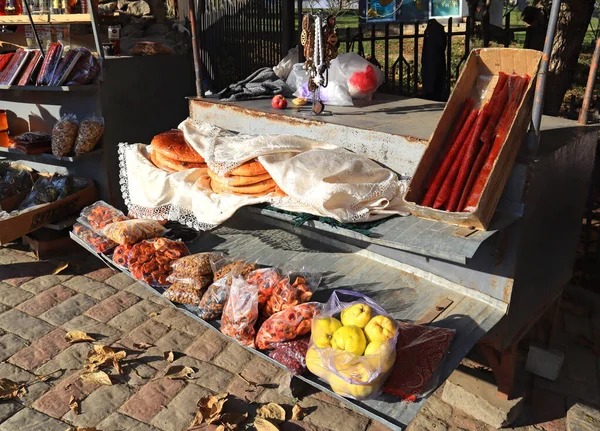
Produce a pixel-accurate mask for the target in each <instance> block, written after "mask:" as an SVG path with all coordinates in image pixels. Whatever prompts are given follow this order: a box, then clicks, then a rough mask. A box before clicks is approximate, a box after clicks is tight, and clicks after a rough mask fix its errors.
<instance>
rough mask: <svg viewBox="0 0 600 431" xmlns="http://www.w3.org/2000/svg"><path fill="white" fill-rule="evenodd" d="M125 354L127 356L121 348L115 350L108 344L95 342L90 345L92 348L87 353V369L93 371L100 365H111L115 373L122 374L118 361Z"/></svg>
mask: <svg viewBox="0 0 600 431" xmlns="http://www.w3.org/2000/svg"><path fill="white" fill-rule="evenodd" d="M125 356H127V353H125V351H123V350H121V351H119V352H115V351H114V350H113V349H112V348H110V347H108V346H103V345H101V344H95V345H94V346H92V350H90V351H89V353H88V357H87V362H88V369H89V370H90V371H91V372H94V371H95V370H97V369H98V368H99V367H101V366H102V365H108V366H112V367H113V368H114V369H115V371H116V372H117V373H119V374H122V373H123V370H122V369H121V365H120V364H119V361H121V360H122V359H124V358H125Z"/></svg>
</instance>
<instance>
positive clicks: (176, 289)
mask: <svg viewBox="0 0 600 431" xmlns="http://www.w3.org/2000/svg"><path fill="white" fill-rule="evenodd" d="M167 280H168V278H167ZM203 293H204V289H198V285H196V284H190V283H182V282H179V281H177V282H175V283H173V284H171V285H170V286H169V288H168V289H167V290H166V291H165V293H163V296H164V297H165V298H167V299H168V300H169V301H172V302H176V303H178V304H189V305H198V304H200V301H201V300H202V294H203Z"/></svg>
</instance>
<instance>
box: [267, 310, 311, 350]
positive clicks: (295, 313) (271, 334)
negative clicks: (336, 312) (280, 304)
mask: <svg viewBox="0 0 600 431" xmlns="http://www.w3.org/2000/svg"><path fill="white" fill-rule="evenodd" d="M319 308H320V304H319V303H317V302H307V303H306V304H300V305H296V306H295V307H292V308H289V309H287V310H284V311H281V312H279V313H276V314H274V315H272V316H271V317H269V318H268V319H267V320H266V321H265V323H263V324H262V326H261V327H260V329H259V331H258V334H257V336H256V346H257V347H258V348H259V349H261V350H264V349H270V348H272V345H273V344H274V343H280V342H282V341H290V340H293V339H295V338H297V337H300V336H302V335H305V334H308V333H309V332H310V328H311V325H312V319H313V316H314V315H315V314H316V313H318V311H319Z"/></svg>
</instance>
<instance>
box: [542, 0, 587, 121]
mask: <svg viewBox="0 0 600 431" xmlns="http://www.w3.org/2000/svg"><path fill="white" fill-rule="evenodd" d="M594 3H595V0H563V2H562V4H561V7H560V14H559V16H558V24H557V27H556V33H555V36H554V44H553V45H552V56H551V58H550V65H549V67H548V77H547V80H546V91H545V96H544V99H545V102H544V113H545V114H547V115H558V114H559V112H560V107H561V105H562V102H563V99H564V97H565V93H566V92H567V90H568V89H569V88H571V85H572V84H573V77H574V75H575V68H576V67H577V63H578V60H579V54H580V52H581V46H582V44H583V39H584V38H585V34H586V32H587V29H588V26H589V24H590V19H591V18H592V13H593V11H594ZM538 4H540V5H541V6H542V7H543V8H544V9H546V11H547V16H550V8H551V5H552V0H541V1H540V2H539V3H538Z"/></svg>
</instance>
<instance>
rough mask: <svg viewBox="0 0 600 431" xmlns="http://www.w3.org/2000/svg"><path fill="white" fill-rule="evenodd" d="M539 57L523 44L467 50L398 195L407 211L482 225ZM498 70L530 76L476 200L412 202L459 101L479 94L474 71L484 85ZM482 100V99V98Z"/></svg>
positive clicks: (518, 130) (525, 119) (519, 130)
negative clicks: (453, 208) (469, 204)
mask: <svg viewBox="0 0 600 431" xmlns="http://www.w3.org/2000/svg"><path fill="white" fill-rule="evenodd" d="M541 57H542V53H541V52H539V51H534V50H528V49H511V48H481V49H474V50H473V51H471V54H470V55H469V58H468V60H467V64H466V65H465V68H464V70H463V72H462V74H461V75H460V78H459V80H458V82H457V84H456V87H455V88H454V91H453V92H452V95H451V96H450V100H448V103H447V104H446V107H445V109H444V112H443V113H442V117H441V118H440V121H439V123H438V125H437V127H436V128H435V131H434V132H433V135H432V136H431V139H430V140H429V144H428V146H427V148H426V149H425V153H424V154H423V157H422V158H421V161H420V162H419V165H418V166H417V169H416V171H415V175H414V176H413V179H412V181H411V183H410V186H409V188H408V190H407V192H406V193H405V195H404V201H405V202H406V204H407V205H408V208H409V209H410V211H411V213H412V214H413V215H415V216H417V217H423V218H427V219H431V220H439V221H443V222H447V223H450V224H455V225H458V226H464V227H475V228H476V229H480V230H485V229H487V227H488V226H489V224H490V221H491V220H492V217H493V215H494V212H495V211H496V206H497V205H498V201H499V200H500V196H501V195H502V191H503V190H504V186H505V184H506V181H507V180H508V176H509V174H510V172H511V170H512V167H513V165H514V162H515V158H516V156H517V153H518V152H519V148H520V146H521V143H522V142H523V139H524V137H525V134H526V133H527V128H528V127H529V124H530V121H531V108H532V103H533V93H534V88H535V80H536V77H537V71H538V66H539V63H540V59H541ZM500 72H505V73H507V74H509V75H510V74H511V73H513V72H514V73H517V74H519V75H521V76H523V75H525V74H528V75H529V76H531V81H530V82H529V86H528V87H527V91H526V93H525V97H524V98H523V100H522V101H521V104H520V106H519V108H518V110H517V114H516V116H515V118H514V120H513V122H512V124H511V127H510V130H509V132H508V133H507V135H506V139H505V141H504V143H503V145H502V148H501V150H500V153H499V154H498V158H497V159H496V161H495V163H494V167H493V169H492V172H491V173H490V176H489V178H488V181H487V183H486V185H485V187H484V190H483V193H482V195H481V199H480V200H479V204H478V205H477V207H476V208H475V210H474V211H473V212H470V213H467V212H449V211H443V210H436V209H433V208H430V207H425V206H421V205H419V204H418V203H417V202H420V201H421V200H422V198H423V196H424V192H425V190H424V189H423V183H424V182H425V179H426V178H427V175H428V173H429V169H430V168H431V166H433V164H434V161H435V159H436V157H437V155H438V153H439V152H440V151H441V149H442V147H443V145H444V143H445V142H446V139H448V137H449V136H448V135H450V133H451V132H452V124H453V122H454V121H456V118H455V117H456V116H457V115H458V113H459V111H460V108H461V105H462V103H463V101H464V100H465V99H467V98H468V97H473V98H474V100H478V99H479V97H478V96H477V95H478V94H481V93H482V90H484V89H485V88H481V87H478V86H477V83H478V78H479V76H488V77H489V78H490V81H489V83H488V86H489V87H490V90H492V89H493V88H494V86H495V85H496V82H497V80H498V74H499V73H500ZM492 91H493V90H492ZM492 91H487V92H486V97H487V98H489V97H490V96H491V94H492ZM486 101H487V100H484V102H486Z"/></svg>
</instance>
